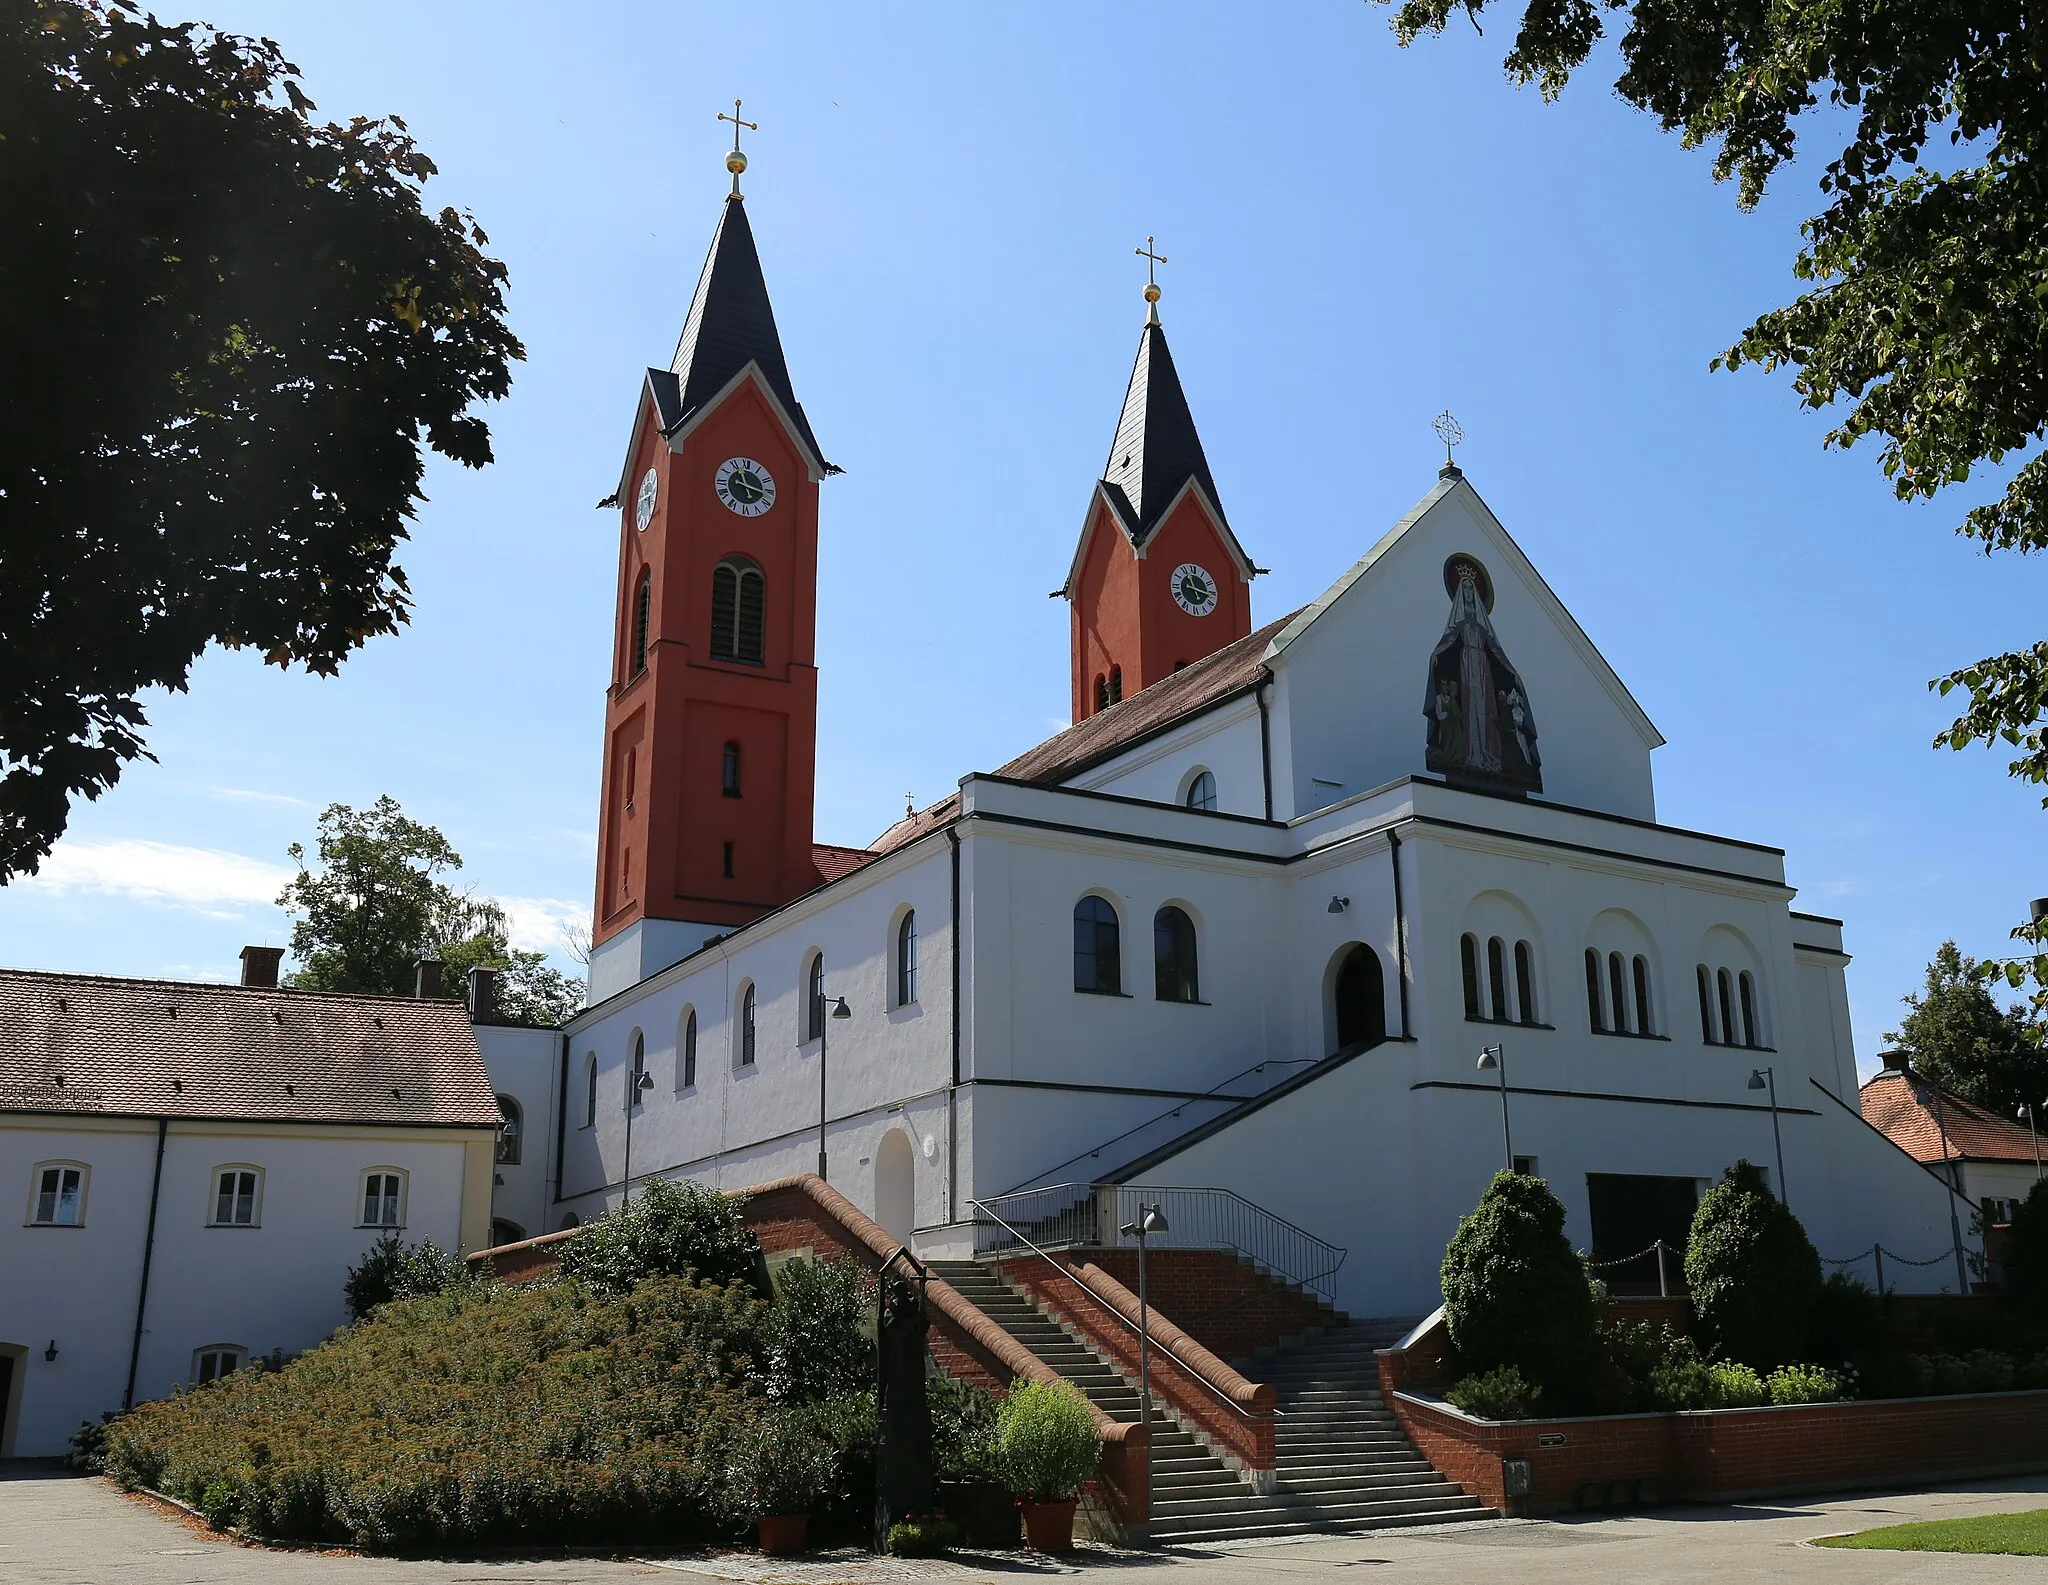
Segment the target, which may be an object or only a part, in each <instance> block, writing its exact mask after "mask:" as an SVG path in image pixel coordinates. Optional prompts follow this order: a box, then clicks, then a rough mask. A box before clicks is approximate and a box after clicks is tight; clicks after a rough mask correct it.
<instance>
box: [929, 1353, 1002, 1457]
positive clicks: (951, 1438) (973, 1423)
mask: <svg viewBox="0 0 2048 1585" xmlns="http://www.w3.org/2000/svg"><path fill="white" fill-rule="evenodd" d="M924 1395H925V1402H926V1403H927V1404H929V1405H930V1406H931V1412H932V1474H933V1475H934V1476H935V1477H936V1478H937V1479H939V1480H945V1481H989V1480H994V1479H995V1478H996V1476H995V1446H996V1417H997V1415H998V1414H1000V1413H1001V1411H1002V1399H1000V1398H998V1397H997V1396H996V1395H995V1394H994V1393H992V1392H990V1391H989V1390H988V1389H987V1388H985V1387H977V1386H976V1385H975V1384H974V1383H973V1382H971V1381H955V1380H953V1379H952V1378H951V1377H950V1376H944V1375H941V1374H939V1373H938V1372H937V1371H935V1370H934V1371H932V1372H930V1373H929V1374H927V1375H926V1377H925V1384H924Z"/></svg>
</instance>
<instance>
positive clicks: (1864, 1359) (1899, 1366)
mask: <svg viewBox="0 0 2048 1585" xmlns="http://www.w3.org/2000/svg"><path fill="white" fill-rule="evenodd" d="M1855 1366H1856V1377H1857V1382H1858V1391H1859V1393H1860V1395H1861V1396H1863V1397H1865V1398H1924V1397H1926V1396H1927V1394H1928V1393H1930V1392H1932V1391H1933V1390H1934V1365H1933V1362H1932V1361H1930V1360H1929V1359H1928V1358H1927V1356H1926V1355H1925V1354H1916V1353H1914V1352H1913V1351H1912V1350H1911V1349H1909V1348H1903V1347H1901V1346H1899V1345H1898V1344H1896V1343H1894V1344H1890V1345H1888V1346H1886V1347H1882V1348H1877V1349H1873V1350H1872V1351H1870V1352H1869V1353H1867V1354H1859V1355H1857V1356H1856V1360H1855Z"/></svg>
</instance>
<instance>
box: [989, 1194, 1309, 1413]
mask: <svg viewBox="0 0 2048 1585" xmlns="http://www.w3.org/2000/svg"><path fill="white" fill-rule="evenodd" d="M967 1204H968V1206H969V1207H970V1208H971V1209H973V1210H977V1211H986V1212H987V1213H988V1216H989V1218H990V1220H992V1221H994V1222H997V1223H999V1224H1001V1226H1003V1227H1004V1228H1005V1229H1007V1230H1008V1231H1009V1233H1010V1235H1011V1237H1013V1238H1015V1239H1016V1240H1017V1242H1018V1243H1020V1244H1022V1245H1023V1246H1024V1247H1025V1248H1026V1249H1028V1250H1030V1251H1031V1253H1032V1254H1034V1255H1036V1256H1037V1257H1038V1258H1039V1259H1040V1260H1042V1261H1044V1262H1045V1263H1046V1264H1047V1265H1048V1266H1050V1267H1052V1268H1053V1270H1055V1271H1057V1272H1058V1273H1059V1274H1060V1275H1061V1276H1063V1277H1065V1278H1067V1279H1068V1280H1069V1281H1071V1282H1072V1283H1073V1284H1074V1286H1075V1287H1077V1288H1079V1289H1080V1290H1081V1291H1082V1292H1083V1293H1085V1294H1087V1295H1088V1297H1089V1298H1091V1299H1093V1300H1094V1301H1095V1302H1096V1303H1097V1304H1099V1305H1100V1306H1102V1308H1103V1309H1105V1310H1107V1311H1108V1312H1109V1313H1110V1314H1111V1315H1113V1316H1115V1317H1116V1319H1117V1320H1118V1321H1120V1322H1121V1323H1122V1324H1123V1328H1124V1330H1125V1331H1127V1332H1129V1333H1131V1334H1132V1335H1133V1336H1136V1335H1138V1327H1137V1323H1136V1322H1134V1321H1132V1320H1131V1319H1130V1318H1129V1317H1128V1316H1126V1315H1125V1314H1124V1313H1123V1311H1121V1310H1119V1309H1118V1308H1117V1307H1116V1306H1115V1305H1113V1304H1111V1303H1110V1302H1109V1300H1108V1299H1106V1298H1104V1297H1103V1296H1102V1295H1101V1294H1099V1293H1097V1292H1096V1291H1095V1290H1094V1289H1093V1288H1091V1287H1090V1286H1089V1285H1088V1282H1087V1279H1086V1278H1084V1277H1083V1276H1082V1275H1081V1274H1080V1273H1079V1272H1078V1271H1076V1270H1075V1269H1074V1268H1073V1267H1072V1266H1069V1265H1067V1264H1066V1263H1065V1262H1064V1261H1058V1260H1054V1259H1053V1258H1052V1256H1051V1255H1049V1254H1047V1253H1046V1252H1045V1251H1044V1250H1042V1249H1040V1248H1039V1247H1038V1246H1037V1245H1036V1244H1034V1243H1032V1242H1031V1240H1030V1239H1029V1238H1028V1237H1026V1236H1025V1235H1024V1234H1023V1233H1021V1232H1019V1231H1018V1230H1017V1229H1016V1228H1014V1227H1011V1226H1010V1224H1009V1223H1008V1222H1005V1221H1003V1219H1002V1217H1000V1216H998V1215H997V1214H996V1213H995V1212H994V1211H993V1210H990V1209H989V1204H988V1202H987V1201H986V1200H969V1201H968V1202H967ZM1160 1352H1161V1353H1163V1354H1165V1355H1166V1357H1167V1358H1168V1359H1170V1360H1172V1361H1173V1362H1174V1363H1175V1364H1176V1365H1178V1366H1180V1368H1181V1369H1182V1370H1184V1371H1186V1372H1187V1373H1188V1374H1189V1375H1190V1376H1192V1377H1194V1378H1195V1380H1196V1381H1198V1382H1200V1383H1201V1384H1202V1385H1203V1386H1204V1387H1205V1388H1207V1389H1208V1391H1209V1395H1210V1396H1211V1397H1213V1398H1214V1399H1215V1400H1216V1401H1217V1402H1218V1403H1220V1404H1222V1405H1223V1406H1224V1407H1225V1408H1226V1409H1228V1410H1230V1412H1231V1413H1232V1414H1234V1415H1236V1416H1237V1417H1238V1418H1239V1419H1240V1420H1263V1419H1267V1418H1270V1417H1277V1416H1279V1414H1280V1411H1279V1410H1278V1409H1277V1408H1276V1409H1273V1410H1271V1411H1270V1414H1264V1415H1262V1414H1254V1413H1253V1412H1252V1411H1250V1410H1249V1409H1246V1408H1244V1407H1243V1406H1242V1405H1241V1404H1239V1403H1238V1402H1237V1401H1236V1400H1235V1399H1234V1398H1232V1397H1231V1396H1230V1395H1229V1394H1228V1393H1226V1392H1225V1391H1224V1390H1223V1389H1222V1388H1221V1387H1219V1386H1217V1385H1216V1384H1215V1383H1214V1382H1212V1381H1211V1380H1209V1378H1208V1377H1206V1376H1204V1375H1203V1374H1202V1373H1201V1372H1200V1371H1198V1370H1196V1369H1195V1367H1194V1366H1192V1365H1190V1364H1189V1363H1188V1362H1187V1361H1186V1360H1184V1359H1182V1358H1181V1357H1180V1356H1179V1355H1178V1354H1176V1353H1174V1352H1173V1351H1172V1350H1170V1349H1166V1348H1161V1349H1160Z"/></svg>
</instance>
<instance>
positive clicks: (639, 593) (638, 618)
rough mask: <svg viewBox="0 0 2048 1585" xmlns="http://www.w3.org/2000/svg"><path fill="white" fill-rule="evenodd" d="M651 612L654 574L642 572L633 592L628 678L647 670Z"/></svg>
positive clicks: (652, 608)
mask: <svg viewBox="0 0 2048 1585" xmlns="http://www.w3.org/2000/svg"><path fill="white" fill-rule="evenodd" d="M653 611H654V574H652V573H651V572H643V573H641V574H640V583H639V586H638V587H637V588H635V589H634V591H633V669H632V670H631V671H629V672H628V673H627V674H626V675H627V676H628V677H637V676H639V675H640V673H642V672H643V671H645V670H646V669H647V625H648V620H649V618H650V617H651V616H652V615H653Z"/></svg>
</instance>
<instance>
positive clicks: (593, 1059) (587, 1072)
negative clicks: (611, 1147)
mask: <svg viewBox="0 0 2048 1585" xmlns="http://www.w3.org/2000/svg"><path fill="white" fill-rule="evenodd" d="M583 1126H584V1127H585V1128H595V1127H596V1126H597V1053H596V1052H595V1051H587V1052H585V1053H584V1054H583Z"/></svg>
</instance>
